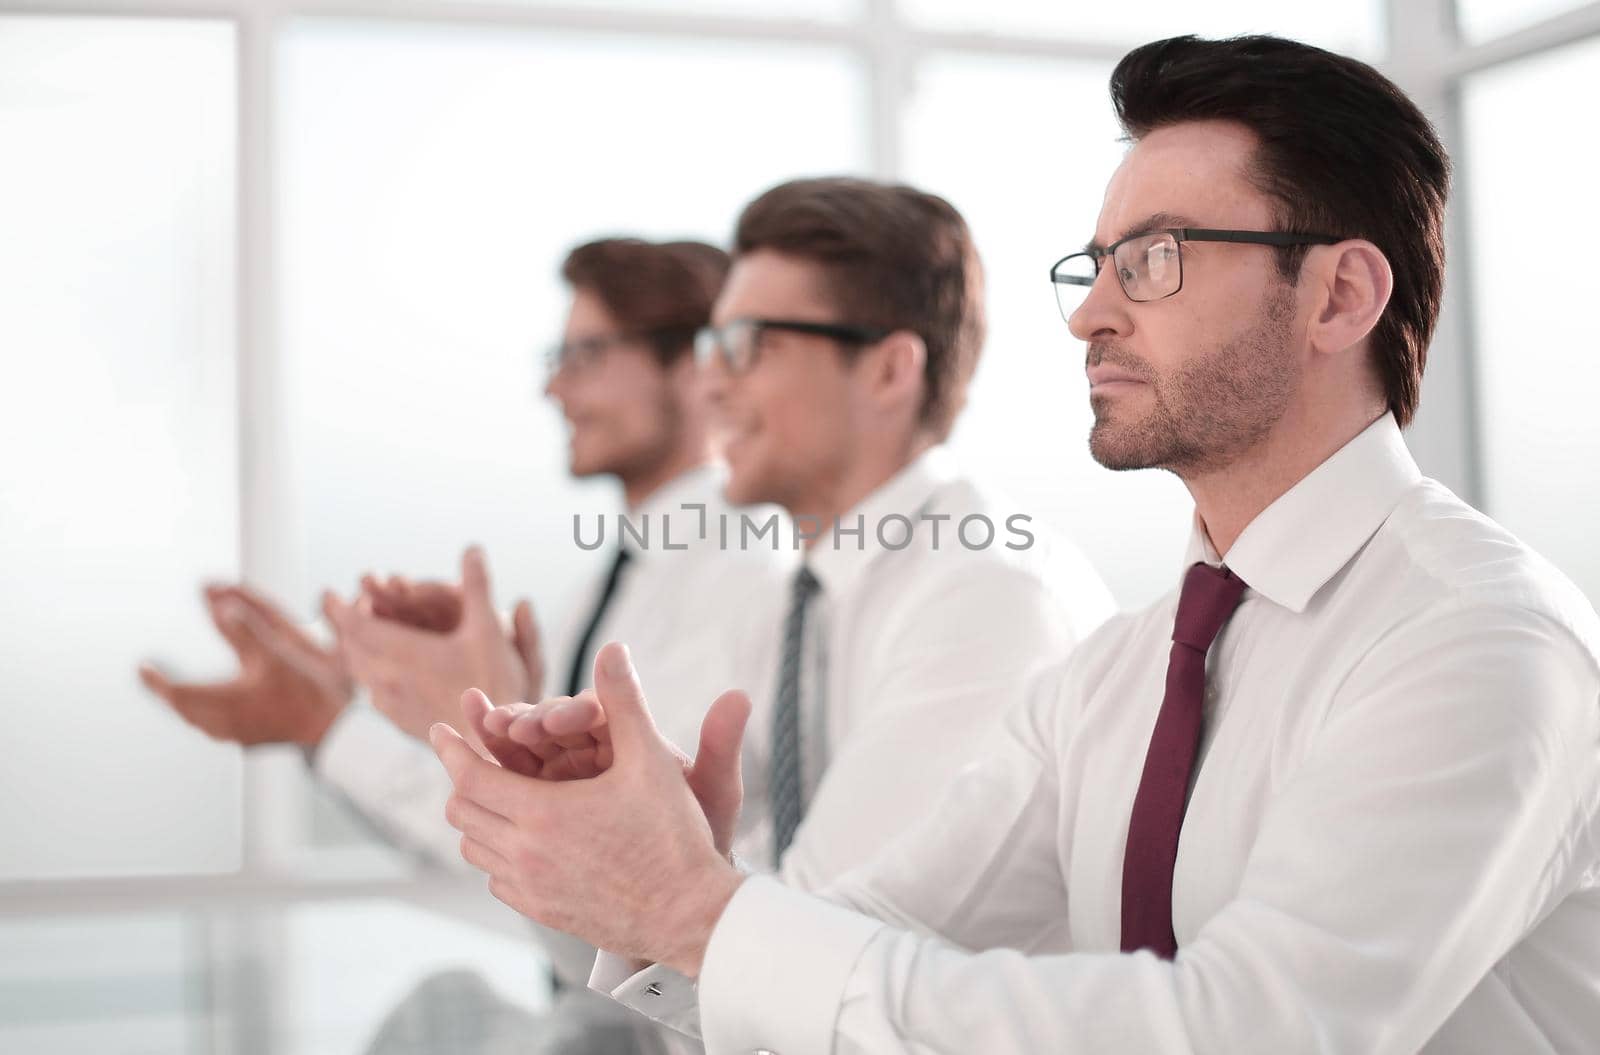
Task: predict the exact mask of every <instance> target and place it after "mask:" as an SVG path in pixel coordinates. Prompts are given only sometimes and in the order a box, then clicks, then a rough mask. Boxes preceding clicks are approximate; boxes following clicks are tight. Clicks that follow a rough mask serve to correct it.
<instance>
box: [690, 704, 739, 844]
mask: <svg viewBox="0 0 1600 1055" xmlns="http://www.w3.org/2000/svg"><path fill="white" fill-rule="evenodd" d="M749 720H750V697H748V696H746V695H745V694H744V693H742V692H740V691H738V690H737V689H734V690H731V691H729V692H725V693H723V694H722V695H721V696H718V697H717V698H716V700H714V701H713V702H712V704H711V709H710V710H708V711H706V717H705V720H704V721H703V722H701V723H700V747H699V749H698V750H697V751H696V752H695V756H694V764H693V765H692V766H690V767H689V774H688V781H689V787H690V789H691V790H693V791H694V797H695V798H696V799H698V800H699V802H700V809H701V810H702V811H703V812H704V813H705V815H706V821H707V823H708V824H709V825H710V826H711V835H712V839H713V840H714V841H715V842H716V845H717V849H719V850H721V851H723V852H724V853H726V852H727V851H728V848H729V846H730V845H731V844H732V842H733V829H734V826H735V824H736V823H737V822H738V820H739V807H740V804H741V803H742V802H743V800H744V781H743V775H742V773H741V769H740V764H739V763H740V757H741V755H742V752H743V747H744V730H745V726H746V724H747V723H748V722H749Z"/></svg>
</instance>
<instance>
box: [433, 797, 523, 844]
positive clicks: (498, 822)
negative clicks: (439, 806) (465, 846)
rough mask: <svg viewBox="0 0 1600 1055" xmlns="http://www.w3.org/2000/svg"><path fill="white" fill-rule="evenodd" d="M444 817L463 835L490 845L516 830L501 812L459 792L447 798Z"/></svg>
mask: <svg viewBox="0 0 1600 1055" xmlns="http://www.w3.org/2000/svg"><path fill="white" fill-rule="evenodd" d="M444 819H445V820H447V821H449V822H450V827H452V828H454V829H455V830H456V831H458V832H460V833H461V834H462V835H467V836H471V837H472V838H473V839H475V840H476V841H478V842H480V843H484V844H485V845H488V846H497V845H499V844H500V843H501V842H502V841H503V840H505V839H507V838H509V837H510V836H511V835H513V834H515V832H516V828H515V827H513V826H512V824H511V822H510V821H508V820H506V819H505V818H504V817H502V816H500V814H498V813H495V812H494V811H492V810H487V809H484V808H483V807H482V806H480V805H478V804H477V803H476V802H473V801H472V800H471V799H469V798H466V797H464V796H462V795H459V794H456V795H451V796H450V797H449V798H448V799H446V800H445V803H444Z"/></svg>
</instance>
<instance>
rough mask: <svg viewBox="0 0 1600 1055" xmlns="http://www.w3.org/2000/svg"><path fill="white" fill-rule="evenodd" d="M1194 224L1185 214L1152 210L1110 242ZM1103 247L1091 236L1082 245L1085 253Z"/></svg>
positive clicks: (1098, 251)
mask: <svg viewBox="0 0 1600 1055" xmlns="http://www.w3.org/2000/svg"><path fill="white" fill-rule="evenodd" d="M1195 226H1197V225H1196V223H1195V222H1194V221H1193V220H1191V219H1189V218H1188V217H1187V216H1179V215H1178V214H1177V213H1172V212H1153V213H1151V214H1150V215H1149V216H1146V217H1145V218H1144V219H1142V220H1140V221H1139V222H1138V223H1136V224H1134V225H1133V226H1132V227H1130V228H1128V229H1127V230H1126V231H1123V232H1122V233H1121V234H1120V235H1118V236H1117V237H1116V238H1113V239H1112V243H1113V244H1115V243H1116V242H1120V241H1122V240H1123V239H1124V238H1132V237H1134V236H1135V235H1141V234H1150V233H1151V232H1152V231H1164V230H1166V229H1167V228H1169V227H1195ZM1105 248H1106V247H1105V246H1103V245H1101V244H1100V243H1099V242H1098V241H1096V240H1094V239H1093V238H1091V239H1089V241H1088V242H1087V243H1086V244H1085V245H1084V247H1083V251H1084V252H1085V253H1103V252H1105Z"/></svg>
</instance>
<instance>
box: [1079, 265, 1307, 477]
mask: <svg viewBox="0 0 1600 1055" xmlns="http://www.w3.org/2000/svg"><path fill="white" fill-rule="evenodd" d="M1293 312H1294V296H1293V291H1292V290H1290V289H1287V288H1282V287H1280V288H1278V289H1275V290H1272V291H1270V292H1269V293H1268V294H1267V295H1266V297H1265V298H1264V300H1263V303H1262V309H1261V311H1260V312H1259V313H1258V314H1257V321H1256V324H1255V325H1254V326H1253V327H1251V328H1250V329H1249V330H1247V331H1246V332H1244V333H1242V334H1240V335H1238V336H1237V337H1235V338H1233V339H1232V340H1230V341H1228V342H1226V343H1224V344H1222V345H1220V346H1219V347H1217V348H1214V349H1212V350H1211V351H1209V352H1206V353H1205V354H1203V355H1199V356H1196V357H1194V358H1192V359H1190V360H1189V361H1188V362H1186V363H1184V364H1183V365H1182V366H1181V367H1179V368H1178V369H1177V370H1176V371H1175V372H1173V373H1172V374H1171V375H1169V376H1165V377H1163V376H1159V375H1156V374H1155V373H1154V372H1153V371H1152V370H1151V369H1150V368H1149V366H1148V365H1147V364H1145V363H1144V362H1143V361H1141V360H1138V359H1136V358H1134V357H1132V356H1131V355H1129V354H1127V353H1125V352H1123V351H1121V350H1120V349H1118V348H1116V347H1115V346H1111V345H1095V344H1091V346H1090V350H1089V362H1090V363H1091V364H1094V363H1099V362H1107V363H1111V364H1112V365H1115V366H1120V367H1122V368H1124V369H1126V370H1129V371H1130V372H1134V373H1137V374H1138V376H1139V378H1140V379H1141V380H1143V381H1144V382H1145V384H1146V387H1147V389H1148V392H1149V395H1150V397H1151V399H1152V402H1153V405H1152V406H1150V407H1149V409H1147V410H1144V411H1142V412H1141V411H1132V410H1130V409H1128V408H1127V407H1118V406H1117V405H1116V401H1115V400H1114V399H1113V398H1111V397H1108V396H1098V397H1096V396H1091V397H1090V401H1089V402H1090V406H1091V407H1092V409H1093V410H1094V427H1093V428H1092V429H1091V430H1090V433H1089V452H1090V453H1091V454H1092V455H1093V456H1094V459H1095V461H1097V462H1099V463H1100V464H1101V465H1103V466H1105V467H1106V468H1107V469H1114V470H1119V471H1120V470H1127V469H1151V468H1160V469H1167V470H1169V471H1171V472H1174V473H1177V474H1178V475H1180V476H1191V475H1204V474H1207V473H1212V472H1216V471H1218V470H1220V469H1224V468H1227V466H1229V465H1230V464H1232V463H1233V462H1234V461H1235V460H1237V459H1238V457H1239V456H1240V455H1241V454H1243V453H1244V452H1246V451H1248V450H1250V449H1251V448H1253V447H1255V446H1256V445H1257V444H1258V443H1260V442H1261V441H1262V439H1263V438H1264V437H1265V436H1266V435H1267V433H1268V432H1270V431H1271V430H1272V428H1273V426H1274V425H1276V424H1277V423H1278V422H1279V421H1280V420H1282V418H1283V415H1284V413H1285V412H1286V411H1287V410H1288V407H1289V402H1290V399H1291V398H1292V396H1293V394H1294V391H1295V388H1296V387H1297V385H1298V383H1299V377H1300V370H1299V364H1298V363H1297V361H1296V360H1295V358H1294V356H1293V354H1292V353H1291V351H1290V335H1291V327H1290V320H1291V319H1292V317H1293Z"/></svg>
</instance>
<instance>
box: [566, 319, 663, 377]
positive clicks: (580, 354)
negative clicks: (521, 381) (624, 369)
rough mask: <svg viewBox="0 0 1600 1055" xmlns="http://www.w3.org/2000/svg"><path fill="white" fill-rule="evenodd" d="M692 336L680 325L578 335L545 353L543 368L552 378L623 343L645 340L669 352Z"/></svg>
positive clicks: (579, 369) (580, 368) (588, 365)
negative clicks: (573, 339) (576, 338)
mask: <svg viewBox="0 0 1600 1055" xmlns="http://www.w3.org/2000/svg"><path fill="white" fill-rule="evenodd" d="M692 336H693V333H692V331H690V330H687V329H684V328H683V327H667V328H665V329H659V330H640V331H638V332H634V333H610V334H603V335H599V336H595V337H581V338H579V339H578V340H576V341H564V342H562V343H561V344H558V345H556V346H555V347H553V348H551V349H550V350H549V351H547V352H545V357H544V358H545V370H546V372H547V375H548V376H549V377H555V376H556V375H557V374H559V373H561V372H562V371H567V372H569V373H583V372H584V371H586V370H590V369H593V368H594V367H595V366H597V365H599V363H600V360H601V359H603V358H605V357H606V355H608V354H609V353H610V352H612V351H613V350H615V349H617V348H621V347H623V346H625V345H629V344H639V343H641V342H646V343H651V344H654V345H656V346H657V347H659V348H661V349H662V350H663V351H670V350H671V349H672V348H673V347H682V344H683V342H685V341H687V340H688V339H689V338H690V337H692Z"/></svg>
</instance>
